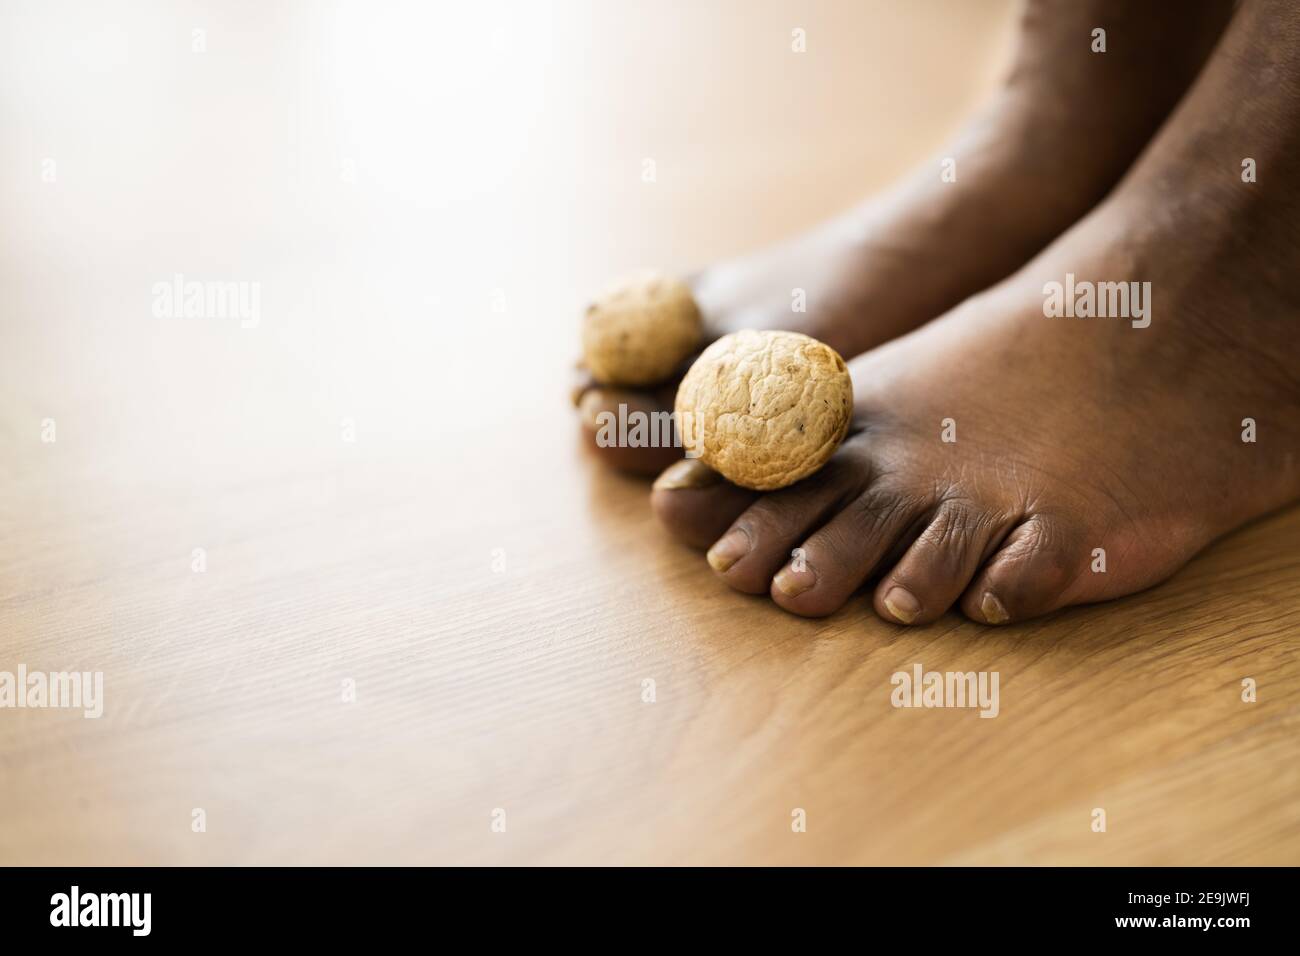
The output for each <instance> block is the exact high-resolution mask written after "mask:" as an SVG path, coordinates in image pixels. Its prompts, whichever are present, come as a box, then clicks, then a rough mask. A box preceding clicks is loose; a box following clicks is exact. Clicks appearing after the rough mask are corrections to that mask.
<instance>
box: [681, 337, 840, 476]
mask: <svg viewBox="0 0 1300 956" xmlns="http://www.w3.org/2000/svg"><path fill="white" fill-rule="evenodd" d="M852 411H853V383H852V381H851V380H850V379H849V370H848V367H847V366H846V365H845V364H844V359H842V358H840V356H839V353H837V352H836V351H835V350H834V349H833V348H831V347H830V346H829V345H823V344H822V343H821V342H818V341H817V340H816V339H813V338H809V337H808V336H806V335H800V334H799V333H798V332H753V331H749V332H734V333H732V334H731V335H726V336H723V337H722V338H720V339H718V341H716V342H714V343H713V344H712V345H710V346H709V347H708V348H707V349H705V350H704V352H703V353H702V354H701V355H700V357H699V359H697V360H696V362H695V364H694V365H692V366H691V368H690V371H688V372H687V373H686V377H685V378H684V379H682V384H681V385H680V386H679V387H678V389H677V404H676V416H677V425H678V428H679V429H680V431H681V436H682V443H683V445H685V447H686V449H687V452H688V453H689V454H698V457H699V458H700V460H701V461H703V462H704V463H705V464H706V465H708V466H709V467H710V468H712V469H713V470H714V471H717V472H720V473H721V474H722V476H723V477H724V478H726V479H727V480H728V481H730V482H732V483H733V484H737V485H740V486H741V487H744V488H752V489H754V490H755V491H772V490H774V489H776V488H784V487H785V486H786V485H792V484H794V483H795V482H796V481H799V480H800V479H802V478H807V477H808V476H809V475H811V474H812V473H813V472H815V471H816V470H817V469H819V468H820V467H821V466H822V465H824V464H826V461H827V459H829V458H830V457H831V455H833V454H834V453H835V449H836V448H838V447H839V445H840V442H842V441H843V440H844V436H845V435H846V434H848V430H849V420H850V418H851V417H852Z"/></svg>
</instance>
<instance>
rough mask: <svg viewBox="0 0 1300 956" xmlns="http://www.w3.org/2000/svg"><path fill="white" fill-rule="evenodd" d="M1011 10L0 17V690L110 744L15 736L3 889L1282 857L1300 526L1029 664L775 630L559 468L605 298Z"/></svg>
mask: <svg viewBox="0 0 1300 956" xmlns="http://www.w3.org/2000/svg"><path fill="white" fill-rule="evenodd" d="M1009 14H1010V9H1009V7H1008V6H1007V5H1006V4H1004V3H966V2H952V3H931V2H926V3H907V4H902V3H896V4H891V3H865V2H864V3H847V2H846V3H818V4H804V3H749V2H744V3H742V2H739V0H736V2H730V3H711V4H685V3H683V4H668V5H665V4H662V3H658V2H655V3H648V2H647V3H636V4H632V3H622V2H620V3H617V4H605V3H590V4H576V3H574V4H557V5H555V6H554V8H553V9H552V8H547V7H546V6H544V5H542V4H527V5H521V6H520V7H519V8H505V7H503V8H500V9H498V8H496V7H493V6H490V5H489V6H484V5H481V4H458V5H454V6H448V7H447V8H445V9H435V8H430V7H427V6H426V5H415V4H412V5H410V6H402V5H389V4H380V5H376V4H356V5H351V4H343V5H326V4H314V3H313V4H308V3H301V4H274V5H270V6H267V5H265V4H253V3H248V4H226V3H223V4H211V5H199V6H196V7H189V8H180V7H178V6H175V5H170V4H168V5H164V4H146V5H141V4H125V3H121V4H112V3H110V4H98V3H97V4H90V3H73V4H50V5H44V4H37V5H24V6H22V7H15V6H9V7H6V8H5V9H4V11H3V12H2V13H0V21H2V22H0V105H2V109H3V125H4V127H5V128H6V129H7V130H9V131H11V135H6V137H5V138H4V140H3V141H0V158H2V160H3V164H4V169H5V175H4V176H0V197H2V201H3V206H4V208H5V209H6V210H7V212H6V214H5V216H4V218H5V220H6V228H5V230H4V240H3V242H4V245H3V250H4V253H3V260H2V265H0V268H2V269H3V273H2V275H0V278H2V279H3V287H4V289H5V290H6V293H5V296H4V297H3V300H2V301H0V322H2V323H3V324H2V326H0V328H2V330H3V331H2V338H0V540H2V541H3V542H4V547H3V549H0V670H14V669H15V668H16V667H17V665H18V664H20V663H22V664H26V666H27V667H28V668H29V669H32V670H38V669H43V670H54V671H61V670H71V669H79V670H99V671H102V672H103V673H104V680H105V698H106V701H105V713H104V716H103V717H102V718H100V719H98V720H88V719H83V718H82V717H81V716H80V714H79V713H72V712H69V711H65V710H53V709H45V710H33V709H24V710H0V863H6V864H14V863H27V864H56V863H65V864H69V863H76V864H110V863H117V864H141V863H168V864H231V863H253V864H268V863H309V864H316V863H476V864H478V863H907V864H911V863H1069V862H1076V863H1147V864H1174V863H1234V864H1235V863H1296V862H1300V800H1297V791H1298V789H1300V655H1298V654H1297V643H1296V627H1297V622H1300V574H1298V573H1297V570H1298V568H1300V559H1298V558H1297V552H1296V547H1295V542H1296V541H1297V540H1300V511H1295V510H1293V511H1291V512H1288V513H1285V514H1282V515H1278V516H1275V517H1273V518H1271V519H1269V520H1267V521H1264V522H1261V523H1258V524H1256V525H1254V526H1252V527H1250V528H1247V529H1245V530H1243V531H1241V532H1239V533H1238V534H1236V535H1234V536H1232V537H1230V538H1228V539H1226V540H1224V541H1222V542H1220V543H1219V544H1217V545H1216V546H1214V547H1213V548H1212V549H1211V550H1209V551H1208V552H1206V553H1205V554H1204V555H1202V556H1201V557H1199V558H1198V559H1197V560H1196V561H1195V562H1193V564H1192V565H1191V566H1189V567H1188V568H1187V569H1185V570H1184V571H1183V572H1181V573H1180V574H1179V575H1177V577H1176V578H1175V579H1174V580H1172V581H1171V582H1169V583H1167V584H1166V585H1164V586H1162V587H1159V588H1157V589H1155V590H1153V591H1150V592H1148V593H1145V594H1142V595H1139V596H1136V597H1133V598H1130V599H1127V600H1124V601H1119V602H1116V603H1113V604H1109V605H1105V606H1098V607H1092V608H1084V609H1076V610H1072V611H1068V612H1066V613H1062V614H1058V615H1055V616H1053V617H1051V618H1048V619H1045V620H1042V621H1038V622H1033V623H1029V624H1025V625H1022V626H1017V627H1010V628H1006V629H1001V630H993V629H987V628H983V627H979V626H976V625H974V624H971V623H968V622H966V621H964V620H962V619H960V618H958V617H955V616H950V617H948V618H945V619H943V620H942V621H940V622H938V623H937V624H935V625H933V626H929V627H924V628H916V629H910V630H909V629H903V628H899V627H894V626H891V625H888V624H885V623H882V622H881V621H880V620H878V619H877V618H876V617H875V616H874V615H873V614H872V613H871V611H870V608H869V606H868V603H867V601H866V599H865V598H859V599H857V600H855V601H854V602H853V603H852V604H851V605H850V607H849V608H848V609H846V610H845V611H844V612H842V613H840V614H838V615H836V616H834V617H832V618H830V619H827V620H823V621H808V620H800V619H796V618H794V617H791V616H789V615H787V614H785V613H783V612H782V611H780V610H779V609H777V608H776V607H775V606H773V605H772V604H770V602H768V601H766V600H765V599H760V598H752V597H747V596H743V595H739V594H735V593H733V592H731V591H729V590H728V589H727V588H726V587H725V586H723V585H722V584H721V583H719V582H718V581H717V580H715V579H714V577H713V576H712V574H711V573H710V572H709V571H708V569H707V567H706V565H705V564H704V561H703V558H702V556H700V555H699V554H697V553H694V552H691V551H688V550H686V549H684V548H682V547H680V546H678V545H677V544H675V543H674V542H673V541H671V540H669V539H668V538H667V537H666V536H665V535H664V534H663V533H662V532H661V531H660V530H659V528H658V527H657V526H656V524H655V522H654V520H653V518H652V516H651V515H650V513H649V510H648V506H647V486H646V484H645V483H644V482H641V481H637V480H633V479H629V478H626V477H621V476H619V475H616V474H611V473H608V472H606V471H605V470H603V469H602V468H601V467H600V466H599V465H598V464H597V463H595V462H594V461H593V460H592V459H591V458H590V457H589V456H587V455H586V454H585V453H584V452H583V451H582V449H581V448H580V446H579V442H578V439H577V434H576V428H575V423H574V421H573V418H572V411H571V409H570V408H569V407H568V406H567V404H566V395H565V384H566V381H567V375H568V363H569V361H570V360H571V358H572V357H573V353H574V351H575V348H576V329H577V321H576V317H577V315H578V314H579V310H580V307H581V305H582V303H583V300H584V297H585V295H586V293H587V292H588V291H589V290H590V289H592V288H594V287H596V286H598V285H599V284H600V283H601V282H602V281H603V280H604V279H606V278H607V277H609V276H611V275H614V274H617V273H619V272H622V271H625V270H627V269H629V268H633V267H637V266H642V265H658V266H662V267H665V268H669V269H674V270H686V269H689V268H692V267H695V266H697V265H699V264H701V263H704V262H707V261H709V260H710V259H713V258H716V257H718V256H723V255H728V254H734V253H737V252H740V251H743V250H745V249H748V248H753V247H755V246H757V245H759V244H761V243H764V242H767V241H771V240H774V239H776V238H779V237H780V236H782V235H785V234H787V233H788V232H790V231H791V230H794V229H798V228H802V227H805V226H807V225H810V224H811V223H813V222H816V221H817V220H818V219H819V218H820V217H822V216H824V215H826V214H828V213H830V212H832V211H834V210H836V209H837V208H839V207H841V206H842V205H843V204H844V203H846V202H848V201H850V200H853V199H855V198H857V197H859V196H861V195H864V194H866V193H868V192H870V191H871V190H872V189H875V188H878V187H879V186H880V185H882V184H883V183H885V182H886V181H888V180H889V179H890V178H891V177H893V176H895V175H897V174H899V173H900V172H902V171H903V170H905V169H906V168H907V167H908V166H909V165H910V164H912V163H915V162H917V161H919V160H921V159H922V158H924V157H926V156H927V155H928V154H929V152H930V151H931V150H933V149H935V148H937V147H938V145H939V144H940V143H941V142H942V140H943V138H944V137H945V136H946V135H947V134H948V133H950V132H951V131H952V130H953V129H954V128H955V126H956V125H957V123H958V122H959V120H960V117H961V116H962V115H963V114H964V113H965V112H966V111H967V110H968V109H969V108H970V107H971V106H972V104H973V103H975V102H976V101H977V100H978V99H979V97H980V96H981V95H982V93H983V92H984V91H986V90H987V89H988V88H989V87H990V85H991V83H992V82H993V81H994V79H995V77H996V74H997V70H998V68H999V65H1000V63H1001V62H1002V61H1003V58H1004V56H1005V51H1006V42H1007V27H1008V23H1009V19H1008V18H1009ZM195 28H201V29H204V30H206V33H205V35H204V36H205V38H206V51H205V52H194V51H193V49H192V33H191V31H192V29H195ZM794 28H803V29H805V30H806V31H807V37H808V40H807V42H808V52H807V53H804V54H793V53H792V52H791V50H790V37H791V30H792V29H794ZM47 158H53V159H54V160H56V169H57V175H56V177H55V180H54V181H53V182H46V181H43V179H42V176H41V172H42V169H44V168H46V167H44V166H43V161H44V160H45V159H47ZM646 158H653V159H654V160H655V163H656V170H657V178H656V181H655V182H654V183H645V182H643V181H642V171H643V168H644V167H643V161H644V160H645V159H646ZM178 272H179V273H183V274H184V275H185V276H186V277H188V278H193V279H199V280H209V281H211V280H239V281H256V282H259V283H261V295H262V299H261V317H260V323H259V324H258V326H257V327H256V328H250V329H242V328H240V327H239V325H238V323H237V322H232V321H231V320H223V319H214V318H205V319H160V318H155V317H154V315H153V314H152V312H151V301H152V293H151V289H152V286H153V284H154V283H156V282H159V281H167V280H170V278H171V277H172V276H173V274H175V273H178ZM45 419H53V420H54V422H55V423H56V429H57V433H56V434H57V440H56V441H54V442H52V443H50V442H43V441H42V423H43V421H44V420H45ZM343 419H351V420H352V423H353V426H354V428H355V437H356V440H355V441H353V442H348V441H345V440H343V439H344V431H343ZM196 548H202V549H204V551H205V553H206V562H207V563H206V571H204V572H202V573H195V572H194V571H193V570H192V561H193V552H194V549H196ZM502 562H504V564H502ZM494 565H495V567H494ZM918 663H919V664H922V665H923V666H924V668H925V669H926V670H938V671H947V670H961V671H966V670H976V671H980V670H988V671H997V672H999V674H1000V679H1001V684H1000V713H999V716H998V717H997V718H996V719H991V720H986V719H980V718H979V717H978V716H977V714H976V713H975V712H974V711H971V710H904V709H895V708H893V707H892V706H891V705H890V694H891V691H892V689H893V688H892V686H891V684H890V677H891V675H892V674H893V673H894V672H896V671H900V670H910V669H911V668H912V666H913V665H914V664H918ZM1247 677H1249V678H1254V679H1255V680H1256V681H1257V683H1258V700H1257V702H1255V703H1245V702H1243V701H1242V699H1241V681H1242V679H1243V678H1247ZM646 679H651V680H653V681H654V682H655V684H654V687H655V700H654V702H653V703H647V702H645V701H644V700H643V686H644V685H643V681H645V680H646ZM345 681H354V682H355V688H356V700H355V702H350V703H349V702H345V701H344V700H343V693H342V688H343V686H344V682H345ZM195 808H201V809H202V810H203V811H204V812H205V814H206V824H207V825H206V832H202V833H196V832H193V830H192V827H191V821H192V812H193V811H194V809H195ZM497 808H500V809H503V810H504V811H505V814H506V816H505V819H506V830H505V832H504V833H499V832H493V830H492V827H491V824H492V820H493V817H492V814H493V811H494V810H495V809H497ZM796 808H802V809H803V810H805V811H806V815H807V832H805V833H795V832H792V829H791V821H792V817H791V814H792V811H793V810H795V809H796ZM1094 808H1103V809H1104V810H1105V811H1106V814H1107V830H1106V832H1105V833H1096V832H1093V830H1092V822H1093V816H1092V814H1093V810H1094Z"/></svg>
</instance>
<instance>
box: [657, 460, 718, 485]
mask: <svg viewBox="0 0 1300 956" xmlns="http://www.w3.org/2000/svg"><path fill="white" fill-rule="evenodd" d="M721 480H722V476H721V475H719V474H718V473H717V472H716V471H714V470H713V469H712V468H710V467H709V466H708V465H706V464H704V462H702V461H700V460H699V459H696V458H684V459H682V460H681V461H679V462H677V464H675V465H673V466H672V467H671V468H668V469H667V470H665V471H664V473H663V474H662V475H660V476H659V477H658V478H656V479H655V483H654V490H655V491H679V490H683V489H686V488H707V487H708V486H709V485H716V484H717V483H718V482H719V481H721Z"/></svg>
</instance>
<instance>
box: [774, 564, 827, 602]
mask: <svg viewBox="0 0 1300 956" xmlns="http://www.w3.org/2000/svg"><path fill="white" fill-rule="evenodd" d="M816 583H817V575H816V574H814V573H813V570H812V568H809V567H805V568H804V569H803V570H802V571H796V570H794V569H793V568H791V567H784V568H782V569H781V570H780V571H778V572H776V577H774V578H773V579H772V584H774V585H775V586H776V589H777V590H778V591H780V592H781V593H782V594H784V595H785V596H786V597H794V596H795V595H796V594H803V592H804V591H807V590H808V589H809V588H810V587H812V586H813V585H814V584H816Z"/></svg>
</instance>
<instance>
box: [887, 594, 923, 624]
mask: <svg viewBox="0 0 1300 956" xmlns="http://www.w3.org/2000/svg"><path fill="white" fill-rule="evenodd" d="M882 603H883V604H884V605H885V610H886V611H888V612H889V613H890V614H891V615H892V616H893V618H894V620H896V621H899V622H901V623H903V624H911V623H912V622H913V621H915V620H916V616H917V615H918V614H920V613H921V602H920V601H918V600H917V599H916V598H915V597H914V596H913V595H912V592H911V591H908V590H907V589H906V588H900V587H892V588H890V589H889V593H887V594H886V595H885V600H884V601H883V602H882Z"/></svg>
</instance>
